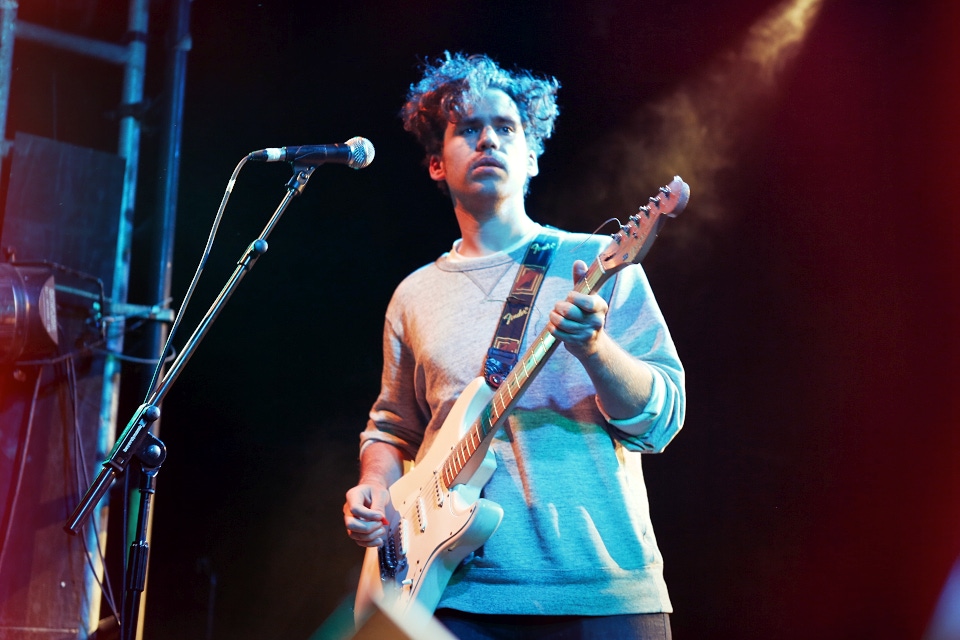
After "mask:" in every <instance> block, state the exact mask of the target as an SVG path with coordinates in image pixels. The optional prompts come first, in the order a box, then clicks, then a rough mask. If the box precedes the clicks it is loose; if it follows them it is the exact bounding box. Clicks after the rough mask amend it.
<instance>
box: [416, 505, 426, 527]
mask: <svg viewBox="0 0 960 640" xmlns="http://www.w3.org/2000/svg"><path fill="white" fill-rule="evenodd" d="M417 523H418V524H419V525H420V533H423V532H425V531H426V530H427V505H426V503H424V501H423V498H417Z"/></svg>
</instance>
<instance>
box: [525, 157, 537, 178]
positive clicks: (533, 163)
mask: <svg viewBox="0 0 960 640" xmlns="http://www.w3.org/2000/svg"><path fill="white" fill-rule="evenodd" d="M538 173H540V163H539V162H537V154H535V153H534V152H532V151H531V152H530V155H528V156H527V176H528V177H530V178H532V177H533V176H535V175H537V174H538Z"/></svg>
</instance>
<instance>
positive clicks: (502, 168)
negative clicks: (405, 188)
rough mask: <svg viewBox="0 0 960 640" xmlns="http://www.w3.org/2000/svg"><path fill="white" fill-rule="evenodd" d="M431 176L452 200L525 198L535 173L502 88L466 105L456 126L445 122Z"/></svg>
mask: <svg viewBox="0 0 960 640" xmlns="http://www.w3.org/2000/svg"><path fill="white" fill-rule="evenodd" d="M429 166H430V177H432V178H433V179H434V180H438V181H439V180H445V181H446V183H447V186H448V187H449V189H450V194H451V195H452V196H453V198H454V200H456V201H458V202H463V203H469V202H470V200H471V198H476V197H480V198H484V199H487V200H490V199H492V200H504V199H508V198H511V197H515V196H519V197H520V198H521V199H522V198H523V192H524V186H525V185H526V182H527V180H528V179H529V178H530V177H532V176H535V175H537V171H538V169H537V159H536V156H535V154H534V153H533V151H531V150H530V149H529V148H528V147H527V140H526V137H525V136H524V133H523V127H522V125H521V120H520V112H519V111H518V110H517V105H516V103H515V102H514V101H513V100H512V99H511V98H510V97H509V96H508V95H507V94H506V93H504V92H503V91H501V90H500V89H488V90H487V91H486V92H485V93H484V94H483V95H482V96H481V97H480V99H479V100H478V101H477V102H475V103H473V104H468V105H467V109H466V111H465V113H464V114H463V117H462V119H461V120H460V121H459V122H448V123H447V129H446V131H445V132H444V136H443V149H442V150H441V152H440V154H439V155H436V156H433V157H432V158H431V159H430V165H429Z"/></svg>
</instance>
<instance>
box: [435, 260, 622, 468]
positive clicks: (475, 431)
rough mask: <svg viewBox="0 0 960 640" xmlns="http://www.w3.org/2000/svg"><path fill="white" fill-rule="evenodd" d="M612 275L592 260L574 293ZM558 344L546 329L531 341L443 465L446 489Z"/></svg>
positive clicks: (588, 291)
mask: <svg viewBox="0 0 960 640" xmlns="http://www.w3.org/2000/svg"><path fill="white" fill-rule="evenodd" d="M611 275H613V273H612V272H608V271H605V270H604V268H603V265H602V264H601V263H600V258H597V259H596V260H594V262H593V264H592V265H591V266H590V268H589V269H587V273H586V275H584V277H583V278H582V279H581V280H580V281H579V282H577V284H576V285H575V286H574V290H575V291H577V292H579V293H586V294H591V293H594V292H595V291H597V290H598V289H599V288H600V287H601V286H603V283H604V282H606V281H607V279H608V278H609V277H610V276H611ZM558 345H559V343H558V342H557V339H556V338H554V337H553V334H551V333H550V332H549V331H548V330H547V329H546V328H544V329H543V330H542V331H541V332H540V334H539V335H538V336H537V337H536V339H535V340H534V341H533V344H532V345H531V346H530V348H529V349H527V351H526V352H525V353H524V354H523V356H522V357H521V358H520V359H519V360H518V361H517V363H516V365H514V367H513V370H512V371H511V372H510V374H509V375H507V377H506V378H504V380H503V382H502V383H501V385H500V387H499V388H498V389H497V391H496V393H494V395H493V398H491V400H490V402H489V403H488V404H487V406H486V407H484V409H483V411H481V412H480V415H479V416H477V419H476V420H475V421H474V422H473V424H472V425H471V426H470V428H469V429H468V430H467V433H466V435H465V436H464V437H463V438H461V439H460V441H459V442H458V443H457V445H456V446H455V447H454V448H453V451H452V452H451V454H450V455H449V456H448V457H447V459H446V460H445V462H444V464H443V470H442V474H443V478H444V481H445V482H446V484H447V486H448V487H449V486H452V485H453V484H454V479H455V478H456V477H457V475H458V474H459V473H460V471H461V470H463V468H464V467H465V466H466V464H467V461H468V460H469V459H470V458H471V457H472V456H473V454H475V453H476V452H477V450H478V449H479V448H480V447H481V446H482V445H483V443H484V442H485V441H487V440H489V439H491V438H493V436H494V435H495V434H496V432H497V431H498V430H499V429H500V427H502V426H503V423H504V421H505V420H506V418H507V415H509V413H510V411H512V410H513V408H514V406H515V405H516V404H517V402H518V401H519V400H520V396H522V395H523V392H524V391H526V390H527V387H529V386H530V383H531V382H533V379H534V378H535V377H536V375H537V374H538V373H539V372H540V370H541V369H542V368H543V365H544V363H545V362H546V361H547V359H548V358H549V357H550V355H551V354H552V353H553V352H554V351H555V350H556V348H557V346H558Z"/></svg>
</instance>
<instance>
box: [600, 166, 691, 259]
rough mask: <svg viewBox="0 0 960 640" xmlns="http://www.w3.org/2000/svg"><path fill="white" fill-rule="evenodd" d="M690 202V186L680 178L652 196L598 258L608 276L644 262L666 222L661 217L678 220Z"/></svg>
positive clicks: (615, 235) (614, 235)
mask: <svg viewBox="0 0 960 640" xmlns="http://www.w3.org/2000/svg"><path fill="white" fill-rule="evenodd" d="M688 200H690V185H688V184H687V183H686V182H684V181H683V180H682V179H681V178H680V176H674V177H673V181H672V182H670V184H668V185H667V186H665V187H660V191H659V193H658V194H657V195H655V196H651V197H650V199H649V201H648V203H647V204H645V205H644V206H642V207H640V209H639V211H638V212H637V213H635V214H634V215H632V216H630V219H629V221H628V222H627V224H625V225H623V226H622V227H620V231H618V232H617V233H615V234H613V242H611V243H610V246H609V247H607V248H606V250H604V251H603V253H601V254H600V256H599V257H598V258H597V259H598V260H599V262H600V264H601V265H602V266H603V270H604V271H606V272H608V273H609V272H612V271H617V270H619V269H622V268H623V267H626V266H627V265H630V264H636V263H638V262H640V261H641V260H643V257H644V256H645V255H646V254H647V252H648V251H649V250H650V247H651V245H652V244H653V241H654V239H655V238H656V237H657V231H659V229H660V226H661V225H662V224H663V223H664V221H665V220H666V218H663V217H661V216H667V217H670V218H675V217H677V216H678V215H679V214H680V212H681V211H683V209H684V207H686V206H687V201H688Z"/></svg>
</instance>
